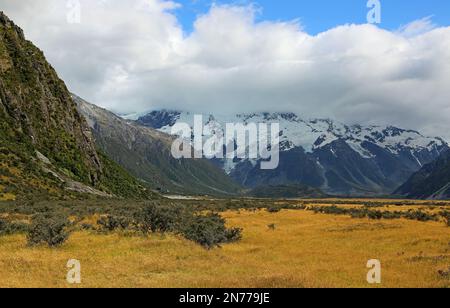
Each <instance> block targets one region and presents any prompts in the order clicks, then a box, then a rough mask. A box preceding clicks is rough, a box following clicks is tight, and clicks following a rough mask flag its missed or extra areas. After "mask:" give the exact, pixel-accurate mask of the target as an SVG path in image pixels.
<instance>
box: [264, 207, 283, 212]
mask: <svg viewBox="0 0 450 308" xmlns="http://www.w3.org/2000/svg"><path fill="white" fill-rule="evenodd" d="M280 211H281V207H278V206H270V207H268V208H267V212H269V213H278V212H280Z"/></svg>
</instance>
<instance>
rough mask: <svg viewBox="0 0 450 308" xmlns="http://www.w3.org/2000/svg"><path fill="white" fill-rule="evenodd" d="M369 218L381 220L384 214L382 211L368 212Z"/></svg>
mask: <svg viewBox="0 0 450 308" xmlns="http://www.w3.org/2000/svg"><path fill="white" fill-rule="evenodd" d="M367 216H368V217H369V219H375V220H380V219H381V218H383V213H382V212H380V211H368V213H367Z"/></svg>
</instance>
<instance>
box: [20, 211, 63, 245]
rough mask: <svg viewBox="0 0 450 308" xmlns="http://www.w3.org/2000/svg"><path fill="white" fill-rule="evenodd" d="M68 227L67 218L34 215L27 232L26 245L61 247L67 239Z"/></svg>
mask: <svg viewBox="0 0 450 308" xmlns="http://www.w3.org/2000/svg"><path fill="white" fill-rule="evenodd" d="M69 225H70V222H69V220H68V219H67V217H63V216H59V215H52V214H38V215H35V216H34V217H33V220H32V223H31V226H30V230H29V231H28V236H27V239H28V245H29V246H36V245H40V244H47V245H48V246H49V247H57V246H61V245H62V244H63V243H64V242H65V241H66V240H67V239H68V238H69V232H68V231H67V227H68V226H69Z"/></svg>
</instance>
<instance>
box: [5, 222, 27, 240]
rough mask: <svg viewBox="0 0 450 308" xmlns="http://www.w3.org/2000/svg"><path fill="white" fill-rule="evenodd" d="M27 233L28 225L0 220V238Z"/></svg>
mask: <svg viewBox="0 0 450 308" xmlns="http://www.w3.org/2000/svg"><path fill="white" fill-rule="evenodd" d="M27 231H28V225H27V224H24V223H17V222H9V221H6V220H4V219H0V236H2V235H11V234H16V233H25V232H27Z"/></svg>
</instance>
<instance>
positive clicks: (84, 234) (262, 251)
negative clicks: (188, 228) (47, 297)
mask: <svg viewBox="0 0 450 308" xmlns="http://www.w3.org/2000/svg"><path fill="white" fill-rule="evenodd" d="M283 202H284V201H283ZM290 202H291V203H298V202H294V201H290ZM302 202H303V203H304V201H302ZM339 202H340V203H342V204H341V205H339V206H357V205H355V204H352V205H345V202H341V201H339ZM396 202H398V201H396ZM274 203H275V204H276V203H277V202H274ZM314 203H315V204H320V201H317V200H316V201H314ZM324 203H326V204H329V203H330V201H326V202H324ZM353 203H354V202H353ZM393 206H394V205H388V206H386V208H387V209H390V208H391V207H393ZM411 206H412V207H414V205H411V204H409V203H408V204H407V205H406V206H404V208H403V207H402V206H399V205H396V206H395V209H396V210H397V211H398V210H408V209H410V208H411ZM419 206H420V205H419ZM421 206H422V208H423V207H424V205H421ZM441 206H442V204H441ZM436 208H439V207H436ZM430 211H435V208H432V207H431V208H430ZM222 215H223V216H224V217H225V218H226V219H227V222H228V224H229V225H230V226H233V227H235V226H236V227H241V228H243V230H244V231H243V239H242V240H241V241H240V242H237V243H234V244H227V245H224V246H223V247H222V248H217V249H213V250H205V249H203V248H202V247H200V246H198V245H196V244H195V243H192V242H189V241H187V240H185V239H183V238H181V237H178V236H175V235H158V234H154V235H150V236H149V237H143V236H136V235H130V234H127V233H124V232H116V233H112V234H107V235H102V234H98V233H96V232H94V231H77V232H75V233H74V234H72V236H71V237H70V239H69V240H68V242H67V243H65V244H64V245H63V246H62V247H60V248H55V249H50V248H47V247H37V248H28V247H27V246H26V237H25V235H11V236H3V237H0V287H73V286H72V285H69V284H67V282H66V280H65V276H66V273H67V268H66V264H67V261H68V260H69V259H77V260H79V261H80V262H81V267H82V270H81V272H82V284H81V285H79V287H196V288H203V287H232V288H234V287H245V288H246V287H257V288H260V287H363V288H365V287H439V288H449V287H450V277H449V276H446V275H442V274H440V273H439V272H441V273H442V272H444V273H445V272H446V271H448V270H450V228H449V227H447V226H446V225H445V224H444V223H443V222H441V221H431V222H419V221H413V220H406V219H395V220H384V219H383V220H369V219H367V218H364V219H356V218H351V217H347V216H337V215H329V214H315V213H314V212H312V211H305V210H295V209H285V210H282V211H280V212H277V213H269V212H268V211H266V210H264V209H259V210H228V211H225V212H223V213H222ZM269 226H271V227H269ZM369 259H378V260H380V261H381V264H382V284H381V285H369V284H368V283H367V281H366V275H367V272H368V269H367V268H366V264H367V261H368V260H369Z"/></svg>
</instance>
